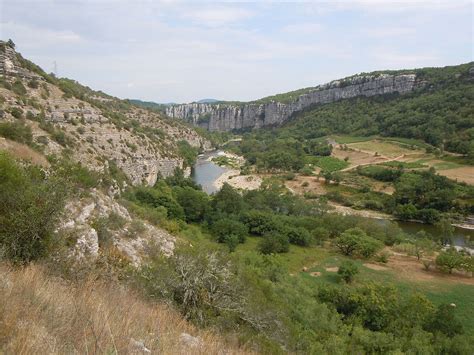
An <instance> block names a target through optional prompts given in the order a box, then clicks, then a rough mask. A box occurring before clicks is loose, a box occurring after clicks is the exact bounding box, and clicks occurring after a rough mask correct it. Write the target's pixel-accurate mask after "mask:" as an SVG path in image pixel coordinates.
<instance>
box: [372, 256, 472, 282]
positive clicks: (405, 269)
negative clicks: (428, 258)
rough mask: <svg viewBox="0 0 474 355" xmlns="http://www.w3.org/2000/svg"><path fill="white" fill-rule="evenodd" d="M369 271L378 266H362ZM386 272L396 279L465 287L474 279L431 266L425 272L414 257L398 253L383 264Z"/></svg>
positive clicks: (373, 264)
mask: <svg viewBox="0 0 474 355" xmlns="http://www.w3.org/2000/svg"><path fill="white" fill-rule="evenodd" d="M364 265H365V266H366V267H368V268H370V269H375V268H376V267H377V266H379V267H380V266H381V265H380V264H375V263H367V264H364ZM382 267H385V268H386V269H387V270H392V271H394V272H395V274H396V277H397V278H400V279H405V280H410V281H443V282H453V283H462V284H466V285H474V278H473V277H469V275H466V274H463V273H460V272H456V271H453V273H452V274H447V273H443V272H440V271H438V270H436V269H435V266H434V265H433V266H431V269H430V270H429V271H427V270H425V268H424V267H423V264H422V263H421V262H420V261H418V260H417V259H416V257H413V256H408V255H403V254H400V253H393V254H392V255H391V256H390V258H389V260H388V263H387V264H384V265H383V266H382Z"/></svg>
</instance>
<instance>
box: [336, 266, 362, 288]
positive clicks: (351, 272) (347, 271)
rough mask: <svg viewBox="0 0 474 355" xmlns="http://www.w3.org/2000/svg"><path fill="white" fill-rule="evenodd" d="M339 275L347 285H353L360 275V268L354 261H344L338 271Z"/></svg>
mask: <svg viewBox="0 0 474 355" xmlns="http://www.w3.org/2000/svg"><path fill="white" fill-rule="evenodd" d="M337 273H338V275H339V276H340V277H341V278H342V279H343V280H344V281H345V282H347V283H351V282H352V280H353V279H354V276H355V275H357V274H358V273H359V268H358V267H357V265H356V264H355V263H353V262H352V261H344V262H343V263H342V264H341V265H340V266H339V270H337Z"/></svg>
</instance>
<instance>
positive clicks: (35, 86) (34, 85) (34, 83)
mask: <svg viewBox="0 0 474 355" xmlns="http://www.w3.org/2000/svg"><path fill="white" fill-rule="evenodd" d="M28 87H30V88H32V89H38V88H39V82H38V80H36V79H31V80H30V81H28Z"/></svg>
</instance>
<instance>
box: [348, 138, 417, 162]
mask: <svg viewBox="0 0 474 355" xmlns="http://www.w3.org/2000/svg"><path fill="white" fill-rule="evenodd" d="M348 147H350V148H352V149H356V150H360V151H361V152H366V153H369V154H370V153H375V152H377V153H378V154H380V155H381V156H382V157H386V158H389V159H390V158H395V157H398V156H401V155H411V154H418V153H420V152H421V151H420V150H414V149H408V148H405V147H403V146H401V145H399V144H396V143H391V142H384V141H380V140H377V139H374V140H371V141H368V142H358V143H351V144H348Z"/></svg>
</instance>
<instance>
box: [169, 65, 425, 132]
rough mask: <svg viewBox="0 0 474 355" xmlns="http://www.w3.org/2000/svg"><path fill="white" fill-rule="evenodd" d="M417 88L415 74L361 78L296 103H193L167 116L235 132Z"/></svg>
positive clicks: (174, 108) (314, 92)
mask: <svg viewBox="0 0 474 355" xmlns="http://www.w3.org/2000/svg"><path fill="white" fill-rule="evenodd" d="M415 87H416V75H415V74H399V75H390V74H378V75H358V76H354V77H351V78H348V79H344V80H342V81H339V80H337V81H332V82H330V83H328V84H325V85H321V86H318V87H316V88H314V89H310V90H309V91H308V92H307V93H305V94H302V95H300V96H298V97H297V98H296V99H295V100H294V101H291V102H289V103H282V102H277V101H270V102H266V103H259V102H249V103H243V104H228V103H218V104H206V103H204V104H200V103H190V104H182V105H174V106H170V107H168V108H167V109H166V114H167V115H168V116H170V117H173V118H179V119H183V120H186V121H189V122H192V123H193V124H195V125H198V126H200V127H203V128H206V129H208V130H210V131H232V130H241V129H253V128H262V127H268V126H276V125H280V124H282V123H284V122H286V121H287V120H289V119H291V117H292V116H293V115H294V114H295V113H297V112H300V111H302V110H305V109H307V108H309V107H312V106H314V105H318V104H327V103H331V102H335V101H338V100H342V99H350V98H354V97H358V96H365V97H370V96H376V95H384V94H394V93H398V94H405V93H408V92H410V91H412V90H413V89H414V88H415Z"/></svg>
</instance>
